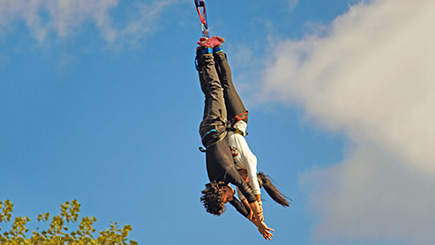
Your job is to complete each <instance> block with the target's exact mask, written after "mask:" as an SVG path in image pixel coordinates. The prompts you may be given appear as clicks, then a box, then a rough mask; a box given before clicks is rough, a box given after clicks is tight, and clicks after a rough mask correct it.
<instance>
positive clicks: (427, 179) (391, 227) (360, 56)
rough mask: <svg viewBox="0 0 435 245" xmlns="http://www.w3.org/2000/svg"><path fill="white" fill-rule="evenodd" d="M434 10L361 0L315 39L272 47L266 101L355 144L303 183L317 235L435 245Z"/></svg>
mask: <svg viewBox="0 0 435 245" xmlns="http://www.w3.org/2000/svg"><path fill="white" fill-rule="evenodd" d="M434 9H435V2H433V1H431V0H419V1H414V2H410V1H407V0H397V1H388V0H377V1H370V2H369V3H360V4H357V5H354V6H352V7H350V9H349V11H348V12H347V13H346V14H344V15H342V16H340V17H338V18H337V19H336V20H335V21H334V22H333V23H332V24H331V26H330V27H329V28H328V29H327V30H326V31H325V32H324V33H322V34H321V35H319V34H316V35H311V36H308V37H306V38H304V39H303V40H300V41H283V42H282V43H281V44H280V45H278V46H277V47H276V52H275V55H274V57H273V58H272V59H271V62H270V63H271V65H269V67H268V68H267V70H266V72H265V77H264V90H265V91H266V92H265V93H266V94H267V95H268V96H267V97H268V98H279V100H280V101H283V102H285V103H296V104H298V105H300V106H302V107H303V108H305V111H306V115H307V117H309V118H311V119H312V120H314V121H315V122H317V123H318V124H319V125H320V126H322V127H324V128H326V129H329V130H336V131H342V132H344V133H345V134H346V135H347V136H348V137H349V138H350V139H351V140H352V141H353V143H354V145H355V149H353V150H352V151H351V152H350V153H349V157H348V159H346V160H345V161H344V162H343V163H341V164H339V165H337V166H335V167H333V168H330V169H324V170H317V171H315V172H313V173H309V174H307V175H306V176H305V178H304V179H303V180H304V183H305V184H307V186H312V187H315V188H314V189H313V190H312V191H313V196H315V197H316V198H313V205H314V206H315V207H317V208H318V210H319V212H320V213H321V214H322V217H323V218H324V219H323V220H321V222H320V223H319V225H318V226H317V235H318V237H319V238H321V239H323V238H325V239H326V238H329V239H340V238H341V239H350V240H357V239H360V238H361V239H385V240H400V241H405V240H412V241H417V242H428V241H435V235H433V233H432V232H431V230H434V229H435V224H434V223H433V222H432V221H433V220H435V211H433V208H432V207H433V206H434V205H435V196H434V195H433V189H434V188H435V181H433V179H434V177H435V84H434V80H435V70H434V69H433V67H435V58H434V57H435V49H434V45H433V43H435V31H434V29H433V24H434V23H435V20H434V18H435V17H434V16H435V15H434ZM271 94H272V95H274V96H270V95H271ZM404 219H405V220H404Z"/></svg>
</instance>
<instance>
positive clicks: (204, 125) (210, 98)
mask: <svg viewBox="0 0 435 245" xmlns="http://www.w3.org/2000/svg"><path fill="white" fill-rule="evenodd" d="M198 68H199V71H198V72H199V77H200V82H201V89H202V91H203V92H204V95H205V107H204V117H203V120H202V122H201V125H200V135H201V138H202V140H203V144H204V146H205V147H208V146H209V145H210V144H213V143H215V142H216V141H219V140H221V139H223V138H224V137H225V135H226V130H225V128H226V120H227V110H226V108H225V102H224V97H223V89H222V85H221V83H220V80H219V76H218V74H217V72H216V67H215V61H214V57H213V54H211V53H205V54H202V53H201V50H199V54H198Z"/></svg>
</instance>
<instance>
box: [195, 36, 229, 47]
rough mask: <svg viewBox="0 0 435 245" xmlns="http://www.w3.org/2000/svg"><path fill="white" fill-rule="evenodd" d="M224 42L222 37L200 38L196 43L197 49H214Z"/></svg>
mask: <svg viewBox="0 0 435 245" xmlns="http://www.w3.org/2000/svg"><path fill="white" fill-rule="evenodd" d="M224 42H225V39H223V38H222V37H211V38H206V37H201V38H200V39H199V41H198V42H197V44H198V48H214V47H216V46H221V45H222V43H224Z"/></svg>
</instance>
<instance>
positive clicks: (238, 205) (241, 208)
mask: <svg viewBox="0 0 435 245" xmlns="http://www.w3.org/2000/svg"><path fill="white" fill-rule="evenodd" d="M230 204H231V205H233V207H235V208H236V210H237V211H238V212H239V213H240V214H241V215H243V216H245V217H246V218H247V217H248V215H249V213H250V210H249V209H248V208H246V206H245V205H244V204H243V203H242V202H241V201H239V200H238V199H237V198H236V197H234V198H233V200H232V201H230Z"/></svg>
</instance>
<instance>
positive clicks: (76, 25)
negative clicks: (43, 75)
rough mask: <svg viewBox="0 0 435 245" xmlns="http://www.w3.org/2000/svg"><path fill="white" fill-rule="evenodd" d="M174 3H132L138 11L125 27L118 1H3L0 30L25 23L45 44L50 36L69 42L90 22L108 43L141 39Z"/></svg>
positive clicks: (0, 5)
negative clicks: (117, 14)
mask: <svg viewBox="0 0 435 245" xmlns="http://www.w3.org/2000/svg"><path fill="white" fill-rule="evenodd" d="M171 3H175V1H173V0H163V1H153V2H151V3H149V4H143V3H139V2H136V1H134V2H133V1H132V2H130V3H129V4H131V5H132V6H133V7H134V8H135V11H133V12H132V13H131V15H129V18H128V20H127V22H126V23H125V25H124V26H121V27H120V26H116V25H114V22H116V20H114V18H113V17H112V16H111V11H112V10H114V9H116V7H118V5H119V0H31V1H29V0H0V27H1V29H2V30H3V33H0V34H3V35H5V34H7V33H8V31H13V24H14V23H15V22H18V21H23V22H24V23H25V25H26V26H27V27H28V28H29V30H30V32H31V34H32V36H33V37H34V38H35V39H37V40H38V41H39V42H44V41H45V40H46V39H47V38H48V37H49V36H50V34H54V36H56V37H57V38H61V39H66V38H71V37H74V36H75V35H77V34H78V33H79V32H80V31H81V28H82V26H84V25H85V24H88V23H91V24H93V25H95V27H97V29H98V30H99V35H100V36H101V37H102V38H103V39H105V40H106V41H107V42H109V43H115V42H117V41H125V40H129V41H130V42H131V41H132V40H133V41H134V40H137V39H140V38H142V37H144V36H146V35H147V34H149V33H151V32H152V31H153V30H154V28H155V25H156V22H157V21H158V20H159V18H160V15H161V14H162V13H163V11H164V7H165V6H168V5H169V4H171Z"/></svg>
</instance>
